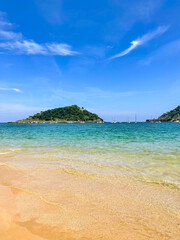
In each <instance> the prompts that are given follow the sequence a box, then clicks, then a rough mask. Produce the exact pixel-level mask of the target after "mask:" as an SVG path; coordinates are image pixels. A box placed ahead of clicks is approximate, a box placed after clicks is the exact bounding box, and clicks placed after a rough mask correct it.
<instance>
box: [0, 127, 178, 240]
mask: <svg viewBox="0 0 180 240" xmlns="http://www.w3.org/2000/svg"><path fill="white" fill-rule="evenodd" d="M179 127H180V125H178V123H167V124H166V123H162V124H158V123H157V124H156V123H154V124H153V123H137V124H126V123H124V124H108V123H104V124H78V123H77V124H0V136H1V137H0V240H21V239H22V240H59V239H60V240H85V239H86V240H149V239H151V240H179V239H180V188H179V186H180V178H179V166H180V165H179V164H180V162H179V159H180V158H179V156H180V148H179V140H180V138H179V136H180V135H179V134H178V133H179V130H180V128H179Z"/></svg>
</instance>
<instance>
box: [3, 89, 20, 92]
mask: <svg viewBox="0 0 180 240" xmlns="http://www.w3.org/2000/svg"><path fill="white" fill-rule="evenodd" d="M0 90H2V91H14V92H22V91H21V90H20V89H18V88H0Z"/></svg>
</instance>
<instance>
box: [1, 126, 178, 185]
mask: <svg viewBox="0 0 180 240" xmlns="http://www.w3.org/2000/svg"><path fill="white" fill-rule="evenodd" d="M0 160H1V162H6V164H9V165H14V166H21V167H28V168H42V169H60V170H62V171H69V172H71V173H73V174H78V173H79V174H84V175H86V174H87V175H92V176H93V175H99V176H105V177H127V178H128V177H132V178H139V179H142V180H143V181H153V182H158V183H163V182H166V183H172V184H176V185H180V123H136V124H135V123H130V124H128V123H121V124H120V123H116V124H111V123H103V124H96V123H86V124H80V123H72V124H65V123H64V124H63V123H57V124H4V123H2V124H0Z"/></svg>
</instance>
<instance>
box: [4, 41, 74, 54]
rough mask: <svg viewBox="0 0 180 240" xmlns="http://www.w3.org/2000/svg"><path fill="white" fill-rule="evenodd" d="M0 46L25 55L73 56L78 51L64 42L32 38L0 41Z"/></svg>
mask: <svg viewBox="0 0 180 240" xmlns="http://www.w3.org/2000/svg"><path fill="white" fill-rule="evenodd" d="M0 48H1V49H5V50H9V51H10V52H11V53H13V54H25V55H56V56H73V55H76V54H78V52H76V51H73V50H71V49H72V46H70V45H68V44H64V43H45V44H39V43H36V42H34V41H33V40H22V41H14V42H3V43H0Z"/></svg>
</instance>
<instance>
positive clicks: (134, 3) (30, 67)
mask: <svg viewBox="0 0 180 240" xmlns="http://www.w3.org/2000/svg"><path fill="white" fill-rule="evenodd" d="M179 12H180V1H179V0H128V1H124V0H98V1H97V0H96V1H95V0H91V1H84V0H76V1H74V0H26V1H24V0H17V1H14V0H6V1H0V122H3V121H13V120H18V119H21V118H25V117H28V116H29V115H31V114H33V113H36V112H39V111H41V110H45V109H50V108H55V107H61V106H68V105H72V104H77V105H79V106H83V107H85V108H86V109H88V110H90V111H93V112H96V113H98V114H99V115H100V116H101V117H103V118H104V119H105V120H109V121H111V120H113V119H116V120H119V121H124V120H127V119H128V118H129V119H130V120H134V116H135V114H137V117H138V120H145V119H147V118H150V117H157V116H159V115H160V114H161V113H163V112H166V111H168V110H170V109H173V108H175V107H176V106H177V105H179V104H180V14H179Z"/></svg>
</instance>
